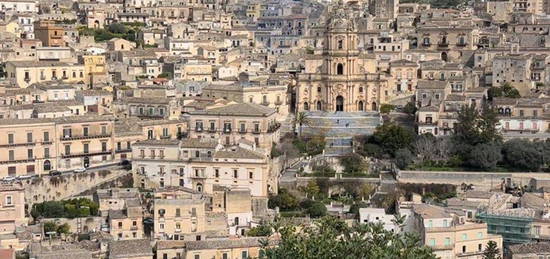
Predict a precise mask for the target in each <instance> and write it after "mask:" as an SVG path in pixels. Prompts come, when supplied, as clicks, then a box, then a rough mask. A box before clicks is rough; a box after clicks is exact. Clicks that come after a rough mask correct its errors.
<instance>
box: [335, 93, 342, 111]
mask: <svg viewBox="0 0 550 259" xmlns="http://www.w3.org/2000/svg"><path fill="white" fill-rule="evenodd" d="M336 111H337V112H342V111H344V97H342V96H341V95H338V97H336Z"/></svg>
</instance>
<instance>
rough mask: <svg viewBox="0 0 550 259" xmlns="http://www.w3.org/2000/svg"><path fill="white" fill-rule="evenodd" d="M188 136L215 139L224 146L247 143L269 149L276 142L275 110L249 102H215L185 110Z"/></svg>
mask: <svg viewBox="0 0 550 259" xmlns="http://www.w3.org/2000/svg"><path fill="white" fill-rule="evenodd" d="M189 115H190V118H189V128H190V129H189V130H190V133H189V136H190V137H191V138H207V139H217V140H220V142H221V143H222V144H224V145H235V144H238V143H240V142H243V141H244V142H246V143H250V144H251V145H254V146H255V147H258V148H261V149H263V150H264V151H270V150H271V147H272V146H273V143H278V142H279V138H280V136H279V128H280V123H278V122H277V120H276V119H277V113H276V112H275V110H273V109H271V108H269V107H265V106H262V105H257V104H252V103H235V102H231V103H228V104H227V105H224V104H218V105H214V106H211V107H207V108H206V109H205V110H198V111H192V112H190V113H189Z"/></svg>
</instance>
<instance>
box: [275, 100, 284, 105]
mask: <svg viewBox="0 0 550 259" xmlns="http://www.w3.org/2000/svg"><path fill="white" fill-rule="evenodd" d="M275 105H283V101H280V100H279V101H275Z"/></svg>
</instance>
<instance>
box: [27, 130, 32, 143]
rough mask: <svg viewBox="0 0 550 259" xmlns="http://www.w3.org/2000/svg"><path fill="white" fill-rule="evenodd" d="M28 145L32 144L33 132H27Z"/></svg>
mask: <svg viewBox="0 0 550 259" xmlns="http://www.w3.org/2000/svg"><path fill="white" fill-rule="evenodd" d="M27 143H32V132H27Z"/></svg>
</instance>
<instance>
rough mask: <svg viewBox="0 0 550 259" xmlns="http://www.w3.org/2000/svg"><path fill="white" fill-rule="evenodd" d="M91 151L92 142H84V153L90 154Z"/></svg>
mask: <svg viewBox="0 0 550 259" xmlns="http://www.w3.org/2000/svg"><path fill="white" fill-rule="evenodd" d="M89 152H90V144H88V143H84V154H88V153H89Z"/></svg>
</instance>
